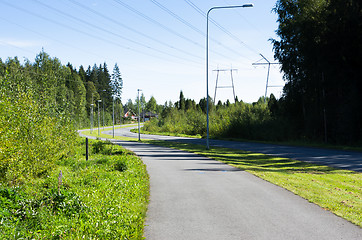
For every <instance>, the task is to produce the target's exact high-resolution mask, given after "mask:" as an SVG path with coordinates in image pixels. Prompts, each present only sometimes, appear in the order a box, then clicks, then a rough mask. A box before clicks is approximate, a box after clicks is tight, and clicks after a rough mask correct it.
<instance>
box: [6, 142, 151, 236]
mask: <svg viewBox="0 0 362 240" xmlns="http://www.w3.org/2000/svg"><path fill="white" fill-rule="evenodd" d="M84 141H85V140H84V139H79V140H78V142H77V148H78V149H77V153H76V154H75V156H74V157H72V158H65V159H63V160H61V161H59V162H58V164H57V168H56V169H54V171H52V173H51V174H49V176H46V177H44V178H37V179H33V180H32V181H31V182H28V183H25V184H23V185H22V186H20V187H16V188H9V187H6V186H0V220H1V221H0V239H142V238H143V226H144V219H145V214H146V209H147V203H148V196H149V182H148V175H147V172H146V168H145V165H144V164H143V163H142V161H141V160H140V159H139V158H138V157H137V156H135V155H134V154H133V153H132V152H129V151H127V150H125V149H123V148H122V147H120V146H116V145H112V144H109V143H107V142H101V141H92V140H91V141H90V145H91V147H90V149H91V152H92V154H91V155H90V159H89V160H88V161H86V160H85V157H84V154H83V153H84V152H85V144H84ZM60 171H61V177H59V176H60Z"/></svg>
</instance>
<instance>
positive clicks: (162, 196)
mask: <svg viewBox="0 0 362 240" xmlns="http://www.w3.org/2000/svg"><path fill="white" fill-rule="evenodd" d="M115 143H117V144H120V145H122V146H124V147H125V148H127V149H130V150H131V151H133V152H135V153H136V154H137V155H138V156H140V157H141V158H142V160H143V162H144V163H145V164H146V165H147V171H148V173H149V175H150V189H151V193H150V203H149V207H148V212H147V219H146V226H145V237H146V239H150V240H170V239H172V240H184V239H187V240H192V239H195V240H200V239H208V240H213V239H215V240H216V239H217V240H221V239H222V240H223V239H225V240H233V239H235V240H236V239H238V240H239V239H247V240H253V239H258V240H260V239H268V240H273V239H278V240H280V239H310V240H313V239H318V240H322V239H328V240H330V239H348V240H354V239H356V240H357V239H362V229H361V228H360V227H358V226H356V225H354V224H352V223H349V222H348V221H346V220H344V219H342V218H340V217H337V216H336V215H334V214H332V213H330V212H328V211H326V210H323V209H322V208H320V207H318V206H316V205H315V204H312V203H309V202H308V201H307V200H305V199H303V198H301V197H299V196H297V195H295V194H293V193H291V192H289V191H287V190H285V189H283V188H281V187H278V186H276V185H273V184H271V183H269V182H266V181H264V180H262V179H260V178H257V177H255V176H253V175H252V174H249V173H247V172H244V171H241V170H240V169H237V168H234V167H231V166H229V165H226V164H223V163H220V162H217V161H214V160H211V159H208V158H205V157H202V156H199V155H195V154H192V153H187V152H183V151H179V150H175V149H169V148H165V147H160V146H154V145H149V144H143V143H138V142H122V141H115Z"/></svg>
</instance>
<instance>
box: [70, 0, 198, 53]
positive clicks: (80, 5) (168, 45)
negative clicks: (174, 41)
mask: <svg viewBox="0 0 362 240" xmlns="http://www.w3.org/2000/svg"><path fill="white" fill-rule="evenodd" d="M68 1H70V2H71V3H73V4H75V5H77V6H79V7H81V8H83V9H85V10H87V11H89V12H92V13H93V14H95V15H97V16H100V17H102V18H104V19H106V20H108V21H110V22H112V23H114V24H117V25H118V26H121V27H123V28H125V29H128V30H129V31H132V32H134V33H136V34H138V35H140V36H143V37H145V38H147V39H150V40H152V41H154V42H156V43H159V44H162V45H164V46H167V47H169V48H171V49H174V50H177V51H179V52H181V53H183V54H186V55H189V56H192V57H195V58H198V59H203V58H202V57H200V56H197V55H194V54H192V53H189V52H186V51H184V50H182V49H179V48H176V47H175V46H172V45H170V44H168V43H166V42H163V41H161V40H160V39H156V38H153V37H151V36H149V35H146V34H144V33H143V32H140V31H138V30H136V29H133V28H131V27H128V26H127V25H125V24H123V23H121V22H119V21H117V20H115V19H113V18H110V17H108V16H106V15H104V14H101V13H99V12H97V11H95V10H93V9H91V8H89V7H87V6H85V5H83V4H81V3H78V2H76V1H74V0H68Z"/></svg>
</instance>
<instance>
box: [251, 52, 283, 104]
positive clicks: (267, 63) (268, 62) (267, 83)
mask: <svg viewBox="0 0 362 240" xmlns="http://www.w3.org/2000/svg"><path fill="white" fill-rule="evenodd" d="M260 56H261V57H262V58H264V60H265V61H267V62H266V63H253V64H252V65H268V74H267V76H266V85H265V95H264V102H265V101H266V96H267V93H268V87H279V86H269V72H270V65H271V64H280V63H271V62H270V61H269V60H268V59H266V57H264V56H263V54H261V53H260Z"/></svg>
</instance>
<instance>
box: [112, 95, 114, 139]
mask: <svg viewBox="0 0 362 240" xmlns="http://www.w3.org/2000/svg"><path fill="white" fill-rule="evenodd" d="M112 124H113V128H112V129H113V130H112V136H113V138H114V97H112Z"/></svg>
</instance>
